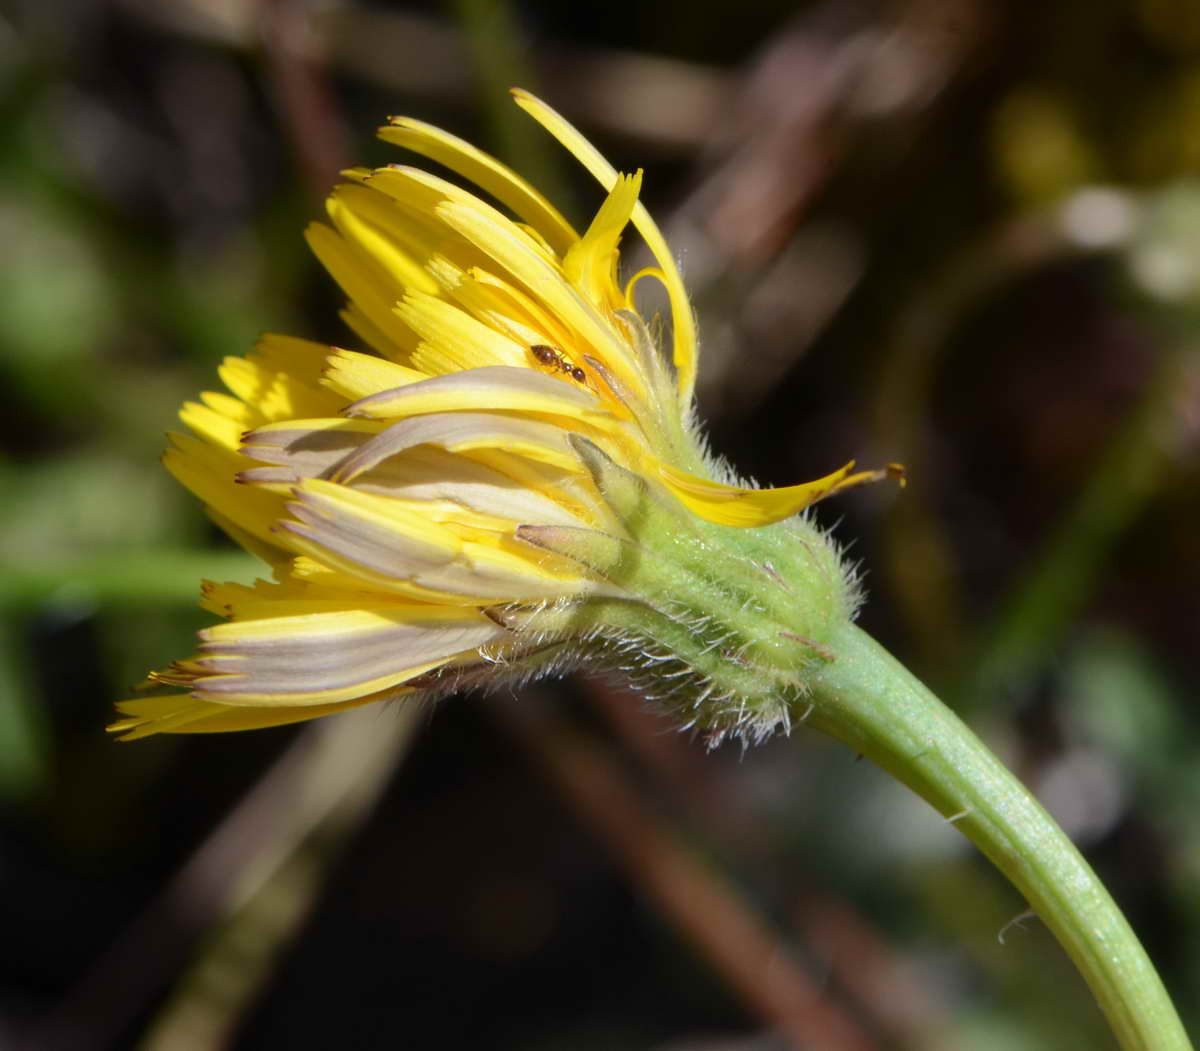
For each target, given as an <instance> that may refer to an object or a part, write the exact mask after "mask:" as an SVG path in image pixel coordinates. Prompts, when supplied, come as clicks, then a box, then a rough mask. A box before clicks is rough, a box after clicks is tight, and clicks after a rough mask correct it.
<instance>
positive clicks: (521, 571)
mask: <svg viewBox="0 0 1200 1051" xmlns="http://www.w3.org/2000/svg"><path fill="white" fill-rule="evenodd" d="M296 492H297V500H296V501H294V502H293V503H291V504H289V505H288V510H289V511H290V512H291V513H292V515H293V516H294V518H295V521H284V522H283V523H281V528H283V529H284V530H285V531H286V532H287V534H288V535H289V546H292V547H293V548H295V549H296V550H298V551H299V552H300V553H302V554H306V555H309V556H310V557H311V558H314V559H316V560H317V561H319V562H323V563H325V564H327V565H329V566H330V567H332V568H333V569H334V570H336V571H338V572H340V573H343V574H347V575H349V576H351V577H354V578H356V579H359V580H362V581H363V582H364V583H367V584H370V585H372V586H375V587H380V588H386V589H389V590H392V591H396V592H398V593H401V594H407V595H412V596H413V597H416V598H419V599H421V600H423V601H428V602H443V603H462V602H467V601H471V602H492V601H496V600H506V599H518V598H520V599H525V598H528V599H534V598H554V597H562V596H568V595H574V594H578V593H579V592H581V591H584V590H588V589H589V587H590V586H591V584H590V582H589V581H588V580H587V579H585V578H583V577H581V576H579V575H578V574H576V573H575V572H573V571H563V569H562V568H561V567H558V568H557V569H556V568H554V567H552V565H551V563H550V561H547V560H545V559H539V558H537V557H536V553H535V552H532V551H531V550H529V549H527V548H525V547H524V545H519V544H517V542H516V541H512V540H507V541H505V540H501V541H497V538H495V537H492V536H485V535H479V536H478V537H477V539H476V540H474V541H472V540H466V539H463V538H462V537H460V536H458V535H456V533H455V532H454V531H453V529H451V528H450V527H449V526H447V525H443V524H439V523H437V522H434V521H432V520H431V519H430V518H428V517H427V516H424V515H421V514H420V513H418V512H412V511H409V510H408V509H407V508H402V507H400V506H398V503H399V502H398V501H396V500H389V499H387V498H385V497H379V496H376V495H374V494H371V493H364V492H359V491H356V490H354V489H350V488H347V487H345V486H340V485H335V484H332V483H328V482H322V481H310V482H306V483H304V484H303V485H302V486H300V487H298V488H297V490H296Z"/></svg>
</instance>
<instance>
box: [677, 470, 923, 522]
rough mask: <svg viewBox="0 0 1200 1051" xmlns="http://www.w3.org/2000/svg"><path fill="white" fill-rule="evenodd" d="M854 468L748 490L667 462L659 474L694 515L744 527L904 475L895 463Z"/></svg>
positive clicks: (773, 519)
mask: <svg viewBox="0 0 1200 1051" xmlns="http://www.w3.org/2000/svg"><path fill="white" fill-rule="evenodd" d="M853 469H854V461H853V460H851V461H850V462H849V463H848V464H846V466H845V467H843V468H841V469H840V470H838V471H834V472H833V474H830V475H826V476H825V477H824V478H818V479H817V480H816V481H815V482H805V483H804V484H802V485H789V486H787V487H786V488H783V489H745V488H742V487H740V486H734V485H724V484H723V483H721V482H711V481H709V480H708V479H705V478H698V477H696V476H695V475H691V474H687V473H685V472H683V471H680V470H677V469H676V468H674V467H671V466H669V465H667V464H665V463H659V464H658V465H657V472H658V476H659V477H660V478H661V479H662V480H663V481H664V482H665V483H666V485H667V488H668V489H670V490H671V492H672V493H674V494H675V496H676V497H678V498H679V501H680V503H682V504H683V505H684V506H685V507H687V508H688V509H689V510H691V511H692V512H693V513H694V514H697V515H699V516H700V517H701V518H703V519H706V520H707V521H709V522H715V523H717V524H718V525H727V526H736V527H738V528H741V529H749V528H753V527H755V526H764V525H770V524H771V523H772V522H779V521H781V520H782V519H784V518H790V517H791V516H792V515H794V514H796V513H797V512H799V511H803V510H804V508H806V507H809V506H811V505H812V504H815V503H816V502H817V501H818V500H824V499H825V497H827V496H831V495H832V494H833V493H836V492H840V491H842V490H844V489H850V488H852V487H854V486H857V485H863V484H864V483H866V482H877V481H881V480H882V479H884V478H902V473H897V472H898V471H899V469H898V468H897V467H896V466H895V465H892V466H891V467H889V468H887V469H886V470H882V471H860V472H859V473H858V474H851V473H850V472H851V471H852V470H853Z"/></svg>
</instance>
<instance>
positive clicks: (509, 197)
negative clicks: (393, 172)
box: [379, 117, 579, 255]
mask: <svg viewBox="0 0 1200 1051" xmlns="http://www.w3.org/2000/svg"><path fill="white" fill-rule="evenodd" d="M379 137H380V138H381V139H383V140H384V141H385V142H390V143H392V144H393V145H396V146H401V147H403V148H405V149H408V150H412V151H413V152H414V153H419V154H421V156H423V157H428V158H429V159H430V160H434V161H437V162H438V163H439V164H444V165H445V166H446V167H447V168H449V169H450V170H451V171H454V172H457V173H458V174H459V175H461V176H463V178H465V179H467V180H469V181H470V182H473V183H475V184H476V185H477V186H481V187H482V188H483V189H484V190H486V191H487V192H488V193H490V194H491V195H492V196H493V197H495V198H496V200H498V201H500V202H501V203H502V204H504V205H506V206H507V207H509V208H511V209H512V210H513V211H514V212H515V213H516V214H517V215H519V216H520V217H521V218H522V219H524V220H525V221H526V222H527V223H529V224H530V225H531V226H533V227H534V228H535V229H537V230H538V232H539V233H540V234H541V235H542V236H543V237H544V238H545V239H546V240H547V242H549V244H550V246H551V247H552V248H553V249H554V250H555V251H556V252H558V254H559V255H563V254H565V253H566V252H567V250H568V249H569V248H570V247H571V246H572V245H573V244H574V243H575V242H576V241H578V240H579V235H578V234H577V233H576V232H575V231H574V229H572V227H571V224H570V223H568V222H567V220H566V219H564V218H563V217H562V215H561V214H559V212H558V209H556V208H555V207H554V206H553V205H552V204H551V203H550V202H549V201H547V200H546V198H545V197H543V196H542V195H541V194H540V193H539V192H538V191H537V190H536V189H535V188H534V187H533V186H531V185H530V184H529V183H528V182H526V181H525V180H524V179H523V178H521V176H519V175H518V174H517V173H516V172H514V171H513V170H512V169H511V168H509V167H507V166H506V165H504V164H501V163H500V162H499V161H498V160H496V158H495V157H492V156H490V155H488V154H486V153H484V152H483V151H482V150H480V149H477V148H476V147H475V146H472V145H471V144H470V143H469V142H465V141H463V140H462V139H460V138H458V137H457V136H454V135H451V134H450V133H449V132H445V131H442V130H441V129H440V128H435V127H434V126H433V125H431V124H426V123H424V122H423V121H419V120H413V119H412V118H411V117H392V118H391V126H390V127H386V128H380V129H379Z"/></svg>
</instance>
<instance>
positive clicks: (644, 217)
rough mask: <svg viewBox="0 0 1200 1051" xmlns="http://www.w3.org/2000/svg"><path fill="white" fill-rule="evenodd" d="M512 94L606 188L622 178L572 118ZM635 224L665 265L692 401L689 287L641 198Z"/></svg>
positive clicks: (677, 347) (686, 398)
mask: <svg viewBox="0 0 1200 1051" xmlns="http://www.w3.org/2000/svg"><path fill="white" fill-rule="evenodd" d="M513 97H514V98H515V99H516V102H517V105H518V106H520V107H521V108H522V109H523V110H525V112H526V113H528V114H529V115H530V116H531V117H533V119H534V120H536V121H537V122H538V123H539V124H540V125H541V126H542V127H543V128H545V129H546V130H547V131H548V132H549V133H550V134H551V135H553V136H554V137H555V138H556V139H558V141H559V142H560V143H562V145H563V146H564V147H566V149H567V150H569V151H570V152H571V153H572V154H573V155H574V156H575V158H576V160H578V161H579V163H580V164H582V165H583V166H584V167H585V168H586V169H587V170H588V171H589V172H591V174H592V177H593V178H595V179H596V181H597V182H599V183H600V185H601V186H603V187H604V189H605V191H606V192H611V191H612V188H613V187H614V186H615V185H616V183H617V179H618V178H619V175H618V173H617V170H616V169H615V168H614V167H613V166H612V165H611V164H609V163H608V161H606V160H605V159H604V157H603V156H602V155H601V154H600V151H599V150H597V149H596V147H595V146H593V145H592V144H591V143H590V142H588V141H587V139H585V138H584V137H583V136H582V135H581V134H580V133H579V132H578V131H577V130H576V129H575V128H574V127H573V126H572V125H571V123H570V122H569V121H567V120H566V119H565V118H564V117H563V116H562V115H561V114H559V113H557V112H556V111H555V110H553V109H551V108H550V107H549V106H547V105H546V104H545V103H544V102H542V101H541V99H539V98H536V97H535V96H533V95H531V94H529V92H527V91H523V90H521V89H520V88H515V89H513ZM633 225H634V226H636V227H637V229H638V233H640V234H641V235H642V239H643V240H644V241H645V242H646V246H647V247H648V248H649V249H650V252H651V254H652V255H653V256H654V258H655V260H656V261H657V262H658V265H659V266H660V267H661V268H662V273H663V278H664V283H665V284H666V288H667V296H668V298H669V299H670V302H671V318H672V321H673V323H674V329H675V334H674V356H673V360H674V362H675V371H676V375H677V377H678V381H677V382H678V384H679V398H680V401H681V403H682V404H684V405H687V404H689V403H690V401H691V398H692V389H693V388H694V387H695V385H696V357H697V354H696V324H695V320H694V319H693V317H692V308H691V306H690V304H689V303H688V298H687V290H686V289H685V288H684V285H683V278H682V277H680V274H679V268H678V267H677V266H676V265H675V259H674V257H673V256H672V255H671V250H670V249H669V248H668V247H667V242H666V239H665V238H664V237H663V235H662V232H661V231H660V230H659V228H658V226H657V225H656V224H655V222H654V220H653V219H652V218H650V213H649V212H647V211H646V208H645V206H644V205H643V204H642V203H641V202H640V201H639V202H638V203H637V204H636V205H635V206H634V209H633Z"/></svg>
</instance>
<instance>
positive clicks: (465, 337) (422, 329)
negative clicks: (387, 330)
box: [395, 292, 529, 372]
mask: <svg viewBox="0 0 1200 1051" xmlns="http://www.w3.org/2000/svg"><path fill="white" fill-rule="evenodd" d="M395 313H396V315H397V316H398V317H400V318H402V319H403V320H404V321H405V323H406V324H407V325H408V326H409V327H410V328H411V329H412V330H413V331H414V332H416V333H417V334H418V335H419V336H420V337H421V339H422V340H423V344H424V345H423V346H422V347H421V348H420V350H421V352H422V353H420V354H414V355H413V361H414V363H416V362H428V363H429V364H435V363H438V362H443V361H444V363H445V365H446V367H445V368H443V369H438V370H436V371H440V372H458V371H460V370H463V369H473V368H478V367H479V366H481V365H525V364H526V363H527V362H528V360H529V358H528V354H529V351H528V348H527V347H523V346H522V345H521V344H520V343H517V342H516V341H515V340H512V339H509V338H508V337H507V336H505V335H502V334H501V333H499V332H497V331H496V330H495V329H494V328H490V327H489V326H487V325H485V324H483V323H482V322H480V321H476V320H475V319H474V318H473V317H471V315H470V314H468V313H466V312H465V311H463V310H460V309H459V308H458V307H456V306H455V305H454V304H453V303H447V302H446V301H445V300H443V299H438V298H437V297H435V296H429V295H425V294H424V293H422V292H409V293H408V294H407V295H406V296H405V297H404V299H403V301H402V302H400V303H397V304H396V307H395ZM435 352H436V353H435ZM430 371H434V370H433V369H431V370H430Z"/></svg>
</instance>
